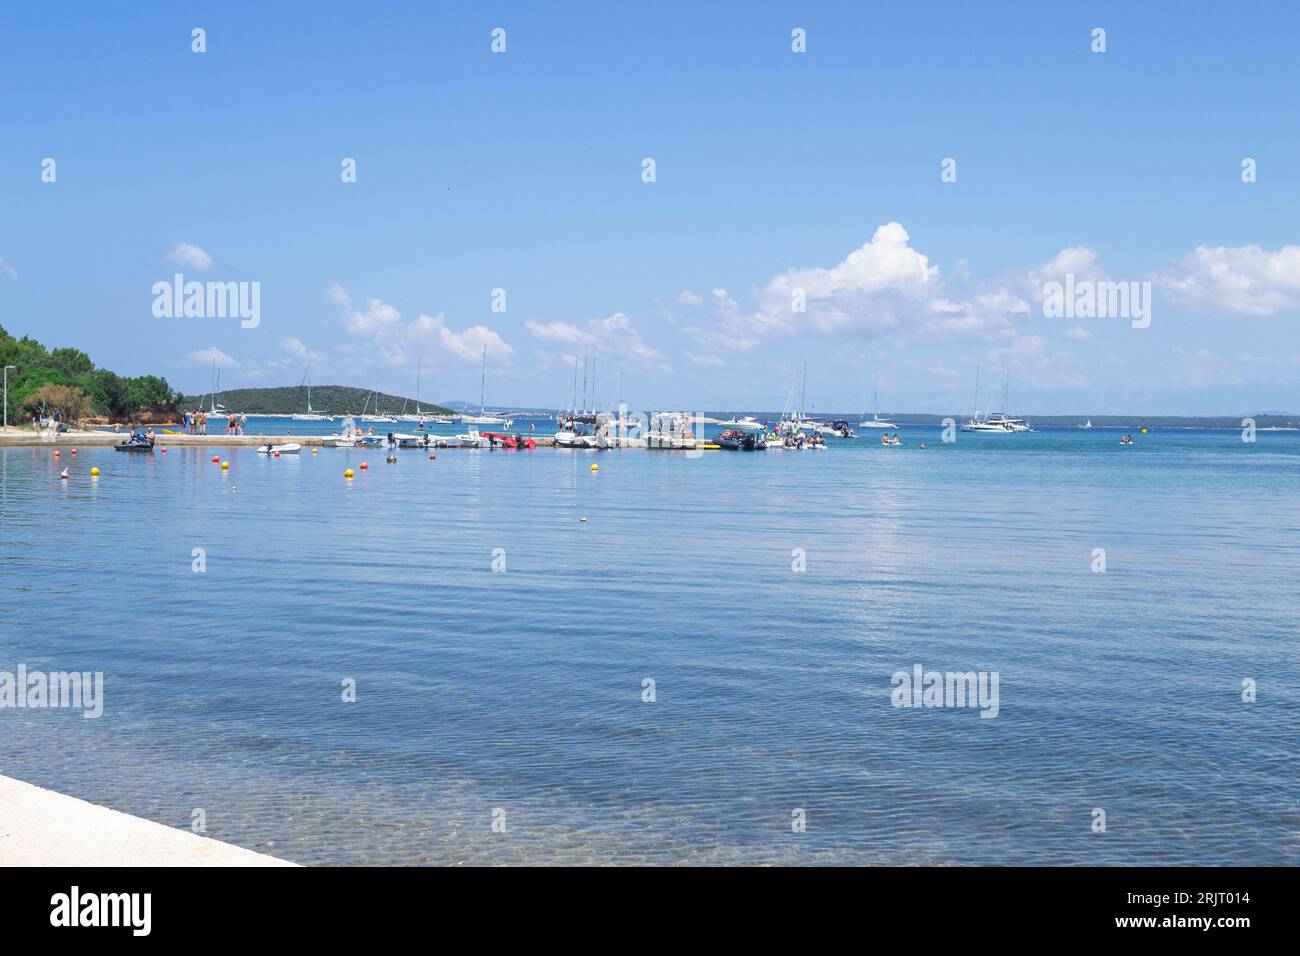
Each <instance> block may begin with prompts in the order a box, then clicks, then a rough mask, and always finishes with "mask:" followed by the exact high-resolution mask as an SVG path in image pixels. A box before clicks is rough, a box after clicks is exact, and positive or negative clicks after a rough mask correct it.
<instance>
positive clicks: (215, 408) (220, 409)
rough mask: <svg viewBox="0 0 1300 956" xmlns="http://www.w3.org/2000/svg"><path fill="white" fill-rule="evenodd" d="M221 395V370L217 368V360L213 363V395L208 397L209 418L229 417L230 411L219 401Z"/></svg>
mask: <svg viewBox="0 0 1300 956" xmlns="http://www.w3.org/2000/svg"><path fill="white" fill-rule="evenodd" d="M220 394H221V369H219V368H217V363H216V360H215V359H214V360H213V362H212V394H211V395H210V396H209V397H208V402H209V405H210V407H209V408H208V417H209V418H215V417H217V416H218V415H221V416H228V415H229V414H230V410H229V409H228V408H226V406H225V405H222V404H221V403H220V402H218V401H217V396H218V395H220Z"/></svg>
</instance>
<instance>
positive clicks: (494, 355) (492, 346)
mask: <svg viewBox="0 0 1300 956" xmlns="http://www.w3.org/2000/svg"><path fill="white" fill-rule="evenodd" d="M420 318H421V319H428V316H427V315H422V316H420ZM438 341H439V343H440V344H441V345H442V347H443V348H444V349H446V350H447V351H448V352H450V353H451V354H452V355H454V356H456V358H458V359H460V360H461V361H462V362H467V363H472V362H477V361H479V360H480V359H481V358H482V356H483V349H484V347H485V346H486V347H487V355H488V359H489V360H490V361H493V362H495V363H497V364H508V363H507V360H508V359H509V357H510V356H512V355H514V354H515V350H514V349H513V348H511V347H510V346H509V345H507V344H506V342H505V340H504V339H502V338H501V336H500V335H498V334H497V333H496V332H495V331H493V330H492V329H489V328H488V327H487V326H485V325H471V326H470V327H469V328H467V329H465V330H464V331H463V332H453V331H452V330H451V329H449V328H447V327H446V326H445V325H443V326H440V327H439V328H438Z"/></svg>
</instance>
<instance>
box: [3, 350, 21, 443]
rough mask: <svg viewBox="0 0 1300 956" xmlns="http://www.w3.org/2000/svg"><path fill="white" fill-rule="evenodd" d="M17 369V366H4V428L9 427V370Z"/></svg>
mask: <svg viewBox="0 0 1300 956" xmlns="http://www.w3.org/2000/svg"><path fill="white" fill-rule="evenodd" d="M17 367H18V366H17V365H6V366H5V424H4V427H5V428H8V427H9V370H10V369H11V368H14V369H16V368H17Z"/></svg>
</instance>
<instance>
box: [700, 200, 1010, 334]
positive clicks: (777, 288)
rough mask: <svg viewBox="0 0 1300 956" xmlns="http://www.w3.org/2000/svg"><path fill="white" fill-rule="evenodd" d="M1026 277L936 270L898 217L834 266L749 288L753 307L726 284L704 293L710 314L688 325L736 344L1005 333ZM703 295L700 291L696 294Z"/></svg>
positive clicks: (789, 274) (790, 271)
mask: <svg viewBox="0 0 1300 956" xmlns="http://www.w3.org/2000/svg"><path fill="white" fill-rule="evenodd" d="M1027 289H1028V283H1027V280H1026V278H1025V277H1024V276H1021V277H1020V280H1019V282H1018V283H1014V284H1010V285H1008V284H1005V283H1004V284H994V285H975V284H973V283H972V282H971V280H970V277H969V276H968V275H967V274H966V273H965V270H964V267H960V268H958V269H957V270H954V272H953V273H952V274H951V275H950V276H947V277H945V276H943V275H942V274H941V273H940V270H939V267H938V266H936V265H933V264H932V263H931V262H930V259H929V257H928V256H926V255H925V254H924V253H922V252H920V251H919V250H917V249H916V248H914V247H913V246H912V244H911V237H910V236H909V235H908V232H907V230H906V229H904V228H903V226H902V225H901V224H899V223H897V222H889V223H885V224H884V225H882V226H880V227H879V228H877V229H876V230H875V232H874V233H873V234H872V236H871V239H870V240H869V241H867V242H865V243H863V244H862V245H861V246H859V247H858V248H857V249H854V250H852V251H851V252H850V253H849V254H848V255H847V256H845V257H844V259H842V260H841V261H840V262H838V263H836V264H835V265H832V266H828V267H822V266H813V267H803V268H790V269H787V270H786V271H785V272H784V273H781V274H780V275H777V276H774V277H772V278H771V279H769V280H768V282H767V283H766V284H765V285H763V286H762V287H760V288H759V289H758V290H757V291H756V293H755V299H756V300H757V308H756V309H754V310H752V311H748V312H747V311H744V310H742V309H741V307H740V306H739V304H738V303H737V302H736V299H735V298H734V297H733V296H732V295H731V294H730V293H729V292H728V291H727V290H726V289H714V290H713V291H712V293H711V294H710V296H709V297H708V298H707V299H705V304H706V305H707V306H708V311H709V315H710V318H709V321H708V322H707V323H705V324H702V325H700V324H697V325H694V326H687V331H688V332H689V333H690V334H691V335H692V336H693V337H694V338H695V339H696V341H697V342H700V343H701V344H707V345H709V346H710V347H714V348H721V347H729V348H734V349H740V350H742V351H745V350H749V349H752V348H755V347H757V346H758V345H759V344H760V343H761V342H762V341H764V340H766V339H768V338H771V337H774V336H779V335H791V334H812V335H816V336H819V337H822V338H827V339H841V340H842V339H849V338H861V337H864V336H866V337H879V336H885V335H890V334H892V333H895V332H899V331H903V330H906V329H915V330H919V331H923V332H929V333H937V334H944V335H953V334H958V335H968V334H969V335H984V336H993V335H998V334H1002V335H1006V334H1009V329H1010V326H1011V322H1012V319H1013V318H1014V317H1015V316H1023V315H1026V314H1028V312H1029V303H1028V302H1027V301H1026V299H1025V292H1026V291H1027ZM700 298H704V297H700Z"/></svg>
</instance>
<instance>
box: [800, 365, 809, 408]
mask: <svg viewBox="0 0 1300 956" xmlns="http://www.w3.org/2000/svg"><path fill="white" fill-rule="evenodd" d="M799 382H800V386H799V420H800V421H804V420H805V419H806V418H807V417H808V363H807V362H804V363H803V374H802V375H800V376H799Z"/></svg>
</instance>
